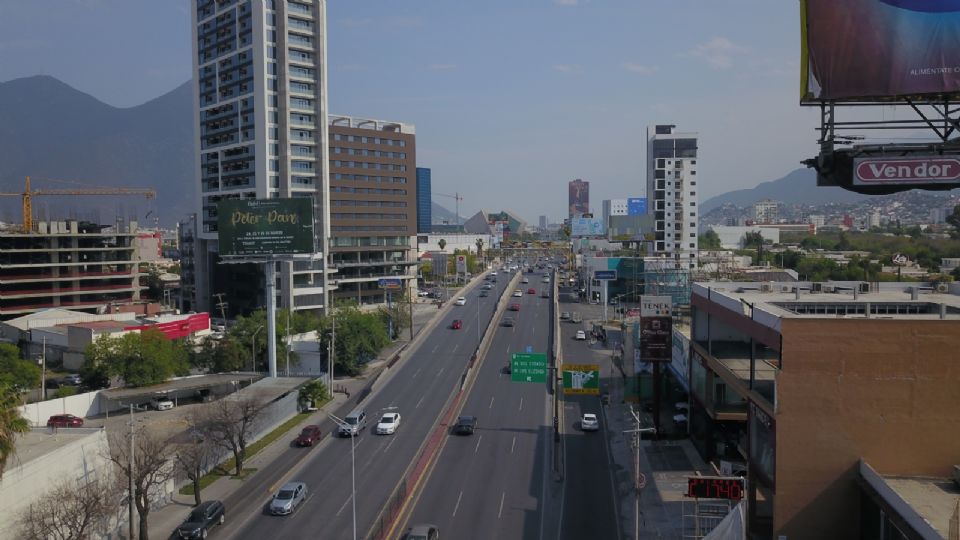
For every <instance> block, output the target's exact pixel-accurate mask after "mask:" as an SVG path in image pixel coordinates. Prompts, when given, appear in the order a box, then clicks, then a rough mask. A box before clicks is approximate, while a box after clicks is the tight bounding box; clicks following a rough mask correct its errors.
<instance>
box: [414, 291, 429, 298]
mask: <svg viewBox="0 0 960 540" xmlns="http://www.w3.org/2000/svg"><path fill="white" fill-rule="evenodd" d="M417 296H419V297H424V296H430V291H417Z"/></svg>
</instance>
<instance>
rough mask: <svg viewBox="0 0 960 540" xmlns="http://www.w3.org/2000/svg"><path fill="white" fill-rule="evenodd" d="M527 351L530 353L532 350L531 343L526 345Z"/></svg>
mask: <svg viewBox="0 0 960 540" xmlns="http://www.w3.org/2000/svg"><path fill="white" fill-rule="evenodd" d="M527 352H528V353H532V352H533V345H527Z"/></svg>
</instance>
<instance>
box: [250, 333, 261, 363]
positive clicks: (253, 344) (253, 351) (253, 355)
mask: <svg viewBox="0 0 960 540" xmlns="http://www.w3.org/2000/svg"><path fill="white" fill-rule="evenodd" d="M261 330H263V325H262V324H261V325H260V326H259V327H258V328H257V329H256V330H254V332H253V337H252V338H251V339H250V371H256V370H257V334H258V333H259V332H260V331H261Z"/></svg>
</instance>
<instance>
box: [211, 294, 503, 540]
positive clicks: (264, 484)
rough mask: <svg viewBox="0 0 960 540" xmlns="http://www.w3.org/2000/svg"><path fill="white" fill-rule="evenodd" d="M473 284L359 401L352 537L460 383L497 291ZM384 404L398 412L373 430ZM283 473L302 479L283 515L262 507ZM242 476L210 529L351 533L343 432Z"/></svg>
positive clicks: (235, 534)
mask: <svg viewBox="0 0 960 540" xmlns="http://www.w3.org/2000/svg"><path fill="white" fill-rule="evenodd" d="M505 283H506V280H505V279H503V278H501V279H500V281H499V283H498V285H499V287H500V290H501V291H502V290H503V287H504V284H505ZM478 292H479V288H476V289H474V290H473V291H472V292H470V293H469V294H468V295H467V299H468V301H467V304H466V305H465V306H452V309H451V311H450V312H449V313H448V314H446V315H445V316H444V318H443V320H442V321H441V322H440V324H438V325H437V326H436V328H435V330H433V331H432V332H431V333H430V334H429V335H427V336H424V340H423V342H422V344H421V345H420V347H419V349H418V350H417V352H416V353H415V354H414V355H412V356H411V357H409V358H407V359H406V360H404V361H403V362H402V363H401V364H400V365H398V367H397V368H395V369H396V370H397V371H396V372H395V373H393V374H392V378H390V379H389V380H388V381H385V382H384V383H383V386H382V388H381V389H380V391H379V392H378V393H377V394H376V395H375V396H373V397H371V398H369V399H366V400H365V401H364V403H363V408H364V410H365V411H366V413H367V416H368V424H367V428H366V429H365V430H364V431H363V432H362V434H361V435H359V436H358V437H356V438H355V439H354V441H353V444H354V447H353V453H354V455H355V466H356V525H357V526H356V528H357V536H358V537H359V538H363V537H364V536H365V535H366V533H367V531H368V530H369V529H370V528H371V526H372V524H373V523H374V521H375V519H376V516H377V515H378V513H379V512H380V509H381V508H382V507H383V506H384V504H385V502H386V501H387V499H388V497H389V496H390V494H391V492H392V491H393V489H394V488H395V487H396V485H397V483H398V482H399V481H400V479H401V478H402V476H403V473H404V471H405V470H406V468H407V466H408V465H409V464H410V462H411V461H412V460H413V459H414V457H415V455H416V453H417V451H418V449H419V448H420V445H421V443H422V442H423V441H424V439H425V438H426V436H427V435H428V434H429V432H430V430H431V428H432V426H433V425H434V423H435V421H436V420H437V418H438V416H439V414H440V412H441V409H442V408H443V405H444V404H445V403H446V401H447V399H448V397H449V396H450V395H451V392H452V391H453V389H454V388H455V387H457V386H458V385H459V381H460V377H461V375H462V374H463V372H464V369H465V368H466V365H467V362H468V360H469V358H470V356H471V355H472V354H473V353H474V351H475V349H476V347H477V344H478V342H479V340H478V317H479V324H480V325H481V328H483V327H485V325H486V324H487V321H489V319H490V316H491V315H492V312H493V309H494V306H495V303H496V300H497V298H498V295H497V294H491V295H490V296H489V297H488V298H478ZM491 292H492V293H494V292H495V291H491ZM478 301H479V305H478ZM454 319H461V320H462V321H463V327H462V328H461V329H459V330H454V329H452V328H451V323H452V321H453V320H454ZM481 331H482V330H481ZM352 403H353V401H351V405H348V406H345V407H343V408H342V409H341V410H339V411H338V413H337V414H338V416H340V417H341V418H342V417H343V416H344V415H346V414H347V413H348V412H350V410H351V409H353V408H354V407H353V405H352ZM391 407H395V408H396V409H393V410H394V411H395V412H398V413H400V415H401V417H402V421H401V424H400V427H399V428H398V430H397V432H396V434H394V435H375V434H374V433H373V428H374V426H375V425H376V423H377V420H378V419H379V417H380V415H381V414H382V413H383V412H385V411H386V410H388V408H391ZM321 427H322V429H323V432H324V433H325V434H329V433H333V432H334V431H335V425H334V424H333V422H332V421H329V420H328V421H326V422H324V423H323V424H322V425H321ZM293 437H295V434H291V439H293ZM288 481H301V482H306V484H307V487H308V490H309V497H308V499H307V500H306V502H305V503H303V504H301V505H300V507H299V508H298V509H297V511H296V512H294V513H293V514H292V515H290V516H285V517H274V516H271V515H267V514H266V513H265V512H264V511H263V509H264V508H265V506H266V504H267V503H268V502H269V500H270V498H271V496H272V494H273V491H274V490H275V489H276V488H277V487H279V486H280V485H282V484H283V483H285V482H288ZM245 482H248V483H249V484H248V485H247V486H245V489H244V490H241V491H238V492H237V493H235V494H234V495H233V496H231V497H229V498H228V499H227V500H226V501H225V503H226V506H227V509H228V513H229V515H230V519H228V520H227V523H226V524H225V525H224V527H223V530H222V531H215V532H214V535H215V536H219V537H222V538H249V539H264V538H308V537H310V538H312V537H315V538H352V536H353V532H352V531H353V512H352V504H351V493H352V489H351V440H350V439H349V438H337V437H335V436H333V437H331V436H325V437H324V439H323V441H322V442H321V443H320V444H319V445H317V446H316V447H314V448H313V449H309V448H294V447H291V448H290V449H289V450H287V451H286V452H284V453H283V454H282V456H281V457H280V458H279V459H277V460H276V461H275V462H273V463H272V464H271V466H270V467H269V469H268V470H266V471H260V472H258V473H257V474H256V475H255V476H254V477H252V478H250V479H249V480H246V481H245Z"/></svg>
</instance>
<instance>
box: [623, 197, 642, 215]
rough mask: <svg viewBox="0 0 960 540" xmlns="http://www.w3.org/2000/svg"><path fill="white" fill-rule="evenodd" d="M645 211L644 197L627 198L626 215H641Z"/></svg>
mask: <svg viewBox="0 0 960 540" xmlns="http://www.w3.org/2000/svg"><path fill="white" fill-rule="evenodd" d="M646 213H647V199H646V197H642V198H636V197H635V198H631V199H627V215H628V216H642V215H644V214H646Z"/></svg>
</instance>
